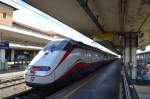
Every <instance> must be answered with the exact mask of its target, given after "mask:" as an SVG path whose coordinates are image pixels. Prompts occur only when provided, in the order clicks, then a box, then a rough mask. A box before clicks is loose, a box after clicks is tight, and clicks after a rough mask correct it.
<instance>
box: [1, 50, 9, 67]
mask: <svg viewBox="0 0 150 99" xmlns="http://www.w3.org/2000/svg"><path fill="white" fill-rule="evenodd" d="M7 68H8V66H6V64H5V50H3V49H1V50H0V70H6V69H7Z"/></svg>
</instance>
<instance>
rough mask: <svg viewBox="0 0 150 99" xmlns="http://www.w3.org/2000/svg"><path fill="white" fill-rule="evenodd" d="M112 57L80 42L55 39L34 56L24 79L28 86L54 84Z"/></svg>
mask: <svg viewBox="0 0 150 99" xmlns="http://www.w3.org/2000/svg"><path fill="white" fill-rule="evenodd" d="M105 56H107V57H105ZM108 56H109V57H108ZM112 57H113V55H109V54H107V53H105V52H102V51H100V50H98V49H95V48H91V47H90V46H87V45H84V44H82V43H80V42H75V41H72V40H63V41H57V42H54V43H53V44H47V45H46V46H45V47H44V48H43V49H42V50H41V51H40V52H39V53H38V54H37V55H36V56H35V58H34V59H33V60H32V61H31V63H30V64H29V67H28V68H27V69H26V70H25V81H26V83H27V85H29V86H34V85H50V84H54V83H55V82H56V81H59V82H61V80H63V79H66V78H69V76H70V78H71V77H75V76H71V75H72V74H77V73H78V74H80V75H83V74H84V73H85V72H89V71H93V70H94V69H96V68H98V65H97V64H98V63H103V62H104V61H106V60H109V59H111V58H112ZM96 63H97V64H96ZM77 71H78V72H77ZM83 72H84V73H83ZM70 78H69V79H70Z"/></svg>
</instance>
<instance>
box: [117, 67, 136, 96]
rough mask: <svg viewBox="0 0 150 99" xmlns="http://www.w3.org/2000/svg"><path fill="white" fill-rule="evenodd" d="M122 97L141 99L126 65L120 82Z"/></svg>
mask: <svg viewBox="0 0 150 99" xmlns="http://www.w3.org/2000/svg"><path fill="white" fill-rule="evenodd" d="M119 98H120V99H139V97H138V95H137V92H136V90H135V87H134V85H133V81H132V80H131V78H130V77H129V75H128V74H127V71H126V69H125V67H123V66H122V71H121V84H120V97H119Z"/></svg>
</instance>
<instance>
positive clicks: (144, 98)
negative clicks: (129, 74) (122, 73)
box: [135, 85, 150, 99]
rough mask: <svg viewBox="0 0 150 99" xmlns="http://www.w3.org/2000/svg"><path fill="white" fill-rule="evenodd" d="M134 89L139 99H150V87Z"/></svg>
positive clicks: (136, 86)
mask: <svg viewBox="0 0 150 99" xmlns="http://www.w3.org/2000/svg"><path fill="white" fill-rule="evenodd" d="M135 89H136V91H137V94H138V96H139V98H140V99H150V86H144V85H135Z"/></svg>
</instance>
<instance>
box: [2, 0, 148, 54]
mask: <svg viewBox="0 0 150 99" xmlns="http://www.w3.org/2000/svg"><path fill="white" fill-rule="evenodd" d="M1 1H2V2H4V3H6V4H9V5H11V6H13V7H15V8H17V9H19V10H16V11H15V12H14V13H13V20H14V21H18V22H20V23H24V24H27V25H30V26H33V27H35V28H39V29H41V30H44V31H53V32H56V33H59V34H61V35H64V36H66V37H69V38H72V39H74V40H77V41H81V42H83V43H85V44H88V45H92V46H94V47H97V48H100V49H102V50H105V51H107V52H111V53H113V52H112V51H110V50H108V49H106V48H105V47H103V46H101V45H100V44H98V43H96V42H94V41H93V40H91V39H90V38H88V37H86V36H84V35H82V34H81V33H79V32H78V31H76V30H74V29H72V28H70V27H69V26H67V25H65V24H64V23H61V22H60V21H58V20H56V19H54V18H52V17H51V16H49V15H47V14H45V13H43V12H42V11H39V10H37V9H36V8H33V7H32V6H30V5H29V4H26V3H24V2H23V1H22V0H1ZM146 50H150V46H149V47H146ZM137 52H141V51H140V50H138V51H137Z"/></svg>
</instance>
